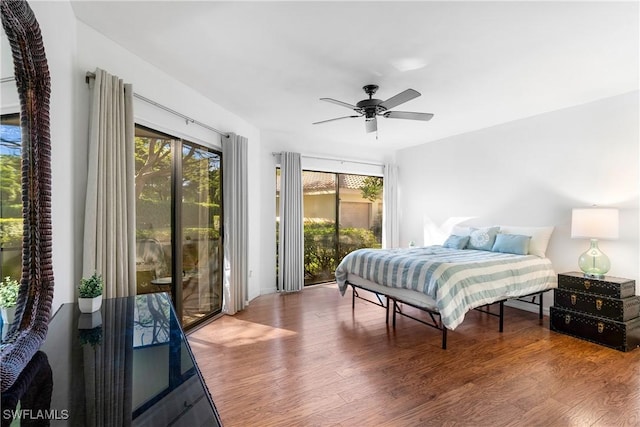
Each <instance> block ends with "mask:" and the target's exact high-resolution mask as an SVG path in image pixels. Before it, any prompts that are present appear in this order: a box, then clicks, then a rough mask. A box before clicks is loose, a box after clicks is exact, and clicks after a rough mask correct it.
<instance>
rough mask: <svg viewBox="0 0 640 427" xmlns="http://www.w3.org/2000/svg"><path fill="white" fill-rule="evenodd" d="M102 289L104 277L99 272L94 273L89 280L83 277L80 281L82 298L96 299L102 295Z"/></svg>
mask: <svg viewBox="0 0 640 427" xmlns="http://www.w3.org/2000/svg"><path fill="white" fill-rule="evenodd" d="M102 287H103V282H102V276H101V275H99V274H98V273H97V272H95V273H93V275H92V276H91V277H89V278H88V279H86V278H84V277H83V278H82V279H81V280H80V286H78V291H79V293H80V298H95V297H97V296H99V295H102Z"/></svg>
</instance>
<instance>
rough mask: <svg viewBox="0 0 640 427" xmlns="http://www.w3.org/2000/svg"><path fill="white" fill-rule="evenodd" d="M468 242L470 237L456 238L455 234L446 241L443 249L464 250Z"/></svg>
mask: <svg viewBox="0 0 640 427" xmlns="http://www.w3.org/2000/svg"><path fill="white" fill-rule="evenodd" d="M468 242H469V236H456V235H455V234H452V235H451V236H449V237H448V238H447V240H445V242H444V243H443V244H442V247H443V248H450V249H464V247H465V246H467V243H468Z"/></svg>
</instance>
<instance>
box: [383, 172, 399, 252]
mask: <svg viewBox="0 0 640 427" xmlns="http://www.w3.org/2000/svg"><path fill="white" fill-rule="evenodd" d="M382 194H383V195H382V198H383V209H384V212H383V213H382V247H383V248H397V247H399V244H400V242H399V240H400V238H399V234H400V232H399V229H398V226H399V223H398V221H399V218H398V167H397V166H396V165H392V164H389V163H387V164H385V165H384V181H383V193H382Z"/></svg>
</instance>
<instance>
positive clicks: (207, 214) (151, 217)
mask: <svg viewBox="0 0 640 427" xmlns="http://www.w3.org/2000/svg"><path fill="white" fill-rule="evenodd" d="M135 156H136V178H135V186H136V189H135V192H136V286H137V293H138V294H145V293H153V292H171V295H172V299H173V302H174V305H175V307H176V312H177V314H178V318H179V319H181V321H182V324H183V326H184V327H185V328H188V327H190V326H194V325H196V324H197V323H199V322H201V321H202V320H204V319H206V318H209V317H211V316H212V315H214V314H217V313H219V312H220V311H221V310H222V265H223V264H222V257H223V249H222V224H223V222H222V185H221V184H222V183H221V173H222V168H221V166H222V153H220V152H219V151H216V150H213V149H211V148H208V147H204V146H202V145H199V144H196V143H194V142H190V141H186V140H184V139H180V138H176V137H173V136H170V135H166V134H163V133H161V132H157V131H155V130H152V129H149V128H146V127H143V126H140V125H136V138H135ZM176 284H177V285H176Z"/></svg>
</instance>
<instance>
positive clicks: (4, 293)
mask: <svg viewBox="0 0 640 427" xmlns="http://www.w3.org/2000/svg"><path fill="white" fill-rule="evenodd" d="M18 291H20V284H19V283H18V281H17V280H14V279H12V278H11V277H9V276H7V277H5V278H4V280H3V281H2V282H1V283H0V309H1V311H2V323H3V324H5V325H10V324H11V323H13V319H14V318H15V315H16V304H17V303H18Z"/></svg>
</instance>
